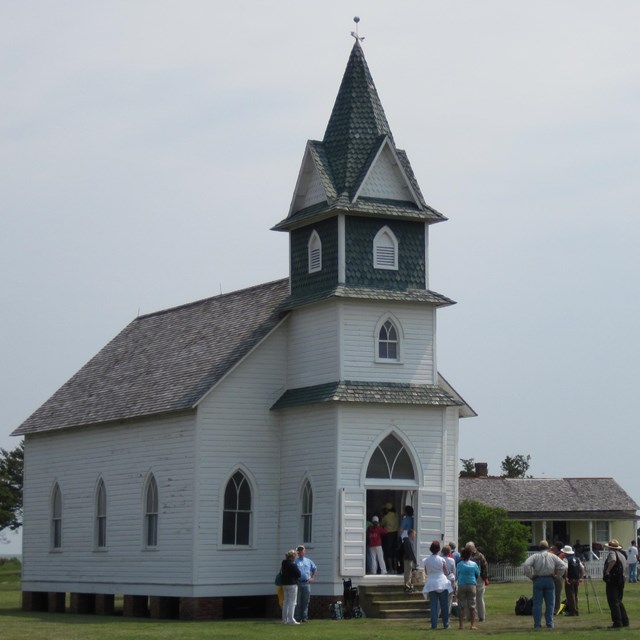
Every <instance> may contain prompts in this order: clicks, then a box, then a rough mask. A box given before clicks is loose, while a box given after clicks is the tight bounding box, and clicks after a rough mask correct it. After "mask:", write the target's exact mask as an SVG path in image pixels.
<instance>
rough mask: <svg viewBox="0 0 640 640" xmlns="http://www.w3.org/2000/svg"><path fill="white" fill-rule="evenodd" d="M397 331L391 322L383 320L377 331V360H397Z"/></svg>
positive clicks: (398, 353)
mask: <svg viewBox="0 0 640 640" xmlns="http://www.w3.org/2000/svg"><path fill="white" fill-rule="evenodd" d="M398 345H399V341H398V330H397V329H396V326H395V324H393V322H391V320H385V322H384V323H383V325H382V326H381V327H380V330H379V331H378V358H379V359H380V360H399V359H400V352H399V349H398Z"/></svg>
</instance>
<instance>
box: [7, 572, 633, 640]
mask: <svg viewBox="0 0 640 640" xmlns="http://www.w3.org/2000/svg"><path fill="white" fill-rule="evenodd" d="M592 584H593V586H594V587H595V590H596V593H597V595H598V599H599V601H600V606H601V607H602V613H601V612H600V611H599V609H598V604H597V602H596V598H595V595H594V593H593V589H592V588H591V585H588V586H589V604H590V605H591V613H588V612H587V601H586V598H585V596H584V592H585V587H584V585H583V587H582V589H581V594H580V606H581V611H582V614H581V615H580V617H578V618H565V617H562V616H560V617H559V618H557V619H556V628H555V629H554V631H553V634H554V635H558V634H560V635H567V634H571V637H572V638H576V639H581V638H584V639H585V640H586V639H587V638H589V640H597V639H598V638H611V636H612V635H613V636H614V637H616V638H632V637H633V638H636V637H637V636H636V634H637V633H638V629H640V583H637V584H630V585H627V587H626V589H625V604H626V607H627V611H628V613H629V618H630V620H631V627H630V629H624V630H620V631H609V630H607V629H606V627H607V626H608V625H609V624H610V618H609V610H608V608H607V604H606V599H605V596H604V584H603V583H602V582H599V581H598V582H596V581H594V582H593V583H592ZM19 588H20V583H19V566H17V567H16V566H15V565H14V566H13V567H11V566H10V564H8V563H7V564H4V565H1V566H0V638H2V640H22V639H24V640H144V639H149V640H164V639H166V640H210V639H211V638H215V639H216V640H218V639H220V640H225V639H227V638H228V639H233V640H236V639H238V640H244V639H246V638H259V639H260V640H272V639H273V640H276V639H277V640H281V639H282V638H304V639H309V640H320V639H322V640H333V639H335V640H360V639H362V640H387V639H393V640H409V639H411V640H415V639H416V638H422V637H424V636H425V635H426V636H429V635H433V634H435V633H437V634H442V633H443V630H442V629H439V630H438V631H437V632H432V631H431V630H430V629H429V624H428V621H427V619H426V617H425V619H423V620H406V621H405V620H402V621H395V620H394V621H392V620H379V619H362V620H343V621H339V622H337V621H333V620H312V621H311V622H310V623H309V624H307V625H300V626H296V627H293V626H284V625H282V624H280V623H279V621H277V620H232V621H231V620H230V621H223V622H181V621H167V620H163V621H156V620H148V619H138V618H122V617H117V616H116V617H101V616H80V615H73V614H70V613H65V614H47V613H25V612H22V611H21V610H20V591H19ZM530 592H531V587H530V585H529V583H526V584H525V583H512V584H492V585H490V586H489V587H487V590H486V598H485V600H486V605H487V620H486V621H485V622H483V623H480V628H479V630H478V631H469V630H468V628H467V629H465V630H464V631H463V632H460V631H458V629H457V621H456V620H453V621H452V628H451V630H450V631H448V632H447V634H448V635H458V636H459V635H462V634H464V635H467V634H471V635H472V636H476V637H477V636H480V637H485V636H496V635H499V636H500V638H501V639H504V640H509V639H511V638H523V637H526V635H529V634H533V628H532V627H533V623H532V620H531V618H527V617H523V616H516V615H514V612H513V607H514V604H515V601H516V599H517V597H518V596H519V595H520V594H526V595H530ZM542 633H543V634H544V633H548V632H547V631H546V630H543V631H542Z"/></svg>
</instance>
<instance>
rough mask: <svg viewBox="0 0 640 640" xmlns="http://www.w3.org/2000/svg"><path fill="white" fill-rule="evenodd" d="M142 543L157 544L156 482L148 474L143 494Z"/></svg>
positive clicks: (147, 544) (147, 545)
mask: <svg viewBox="0 0 640 640" xmlns="http://www.w3.org/2000/svg"><path fill="white" fill-rule="evenodd" d="M144 544H145V546H146V547H157V546H158V483H157V482H156V479H155V478H154V477H153V475H151V476H149V480H148V481H147V488H146V491H145V496H144Z"/></svg>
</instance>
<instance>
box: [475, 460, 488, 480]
mask: <svg viewBox="0 0 640 640" xmlns="http://www.w3.org/2000/svg"><path fill="white" fill-rule="evenodd" d="M475 467H476V477H477V478H486V477H487V476H488V475H489V464H488V463H487V462H476V464H475Z"/></svg>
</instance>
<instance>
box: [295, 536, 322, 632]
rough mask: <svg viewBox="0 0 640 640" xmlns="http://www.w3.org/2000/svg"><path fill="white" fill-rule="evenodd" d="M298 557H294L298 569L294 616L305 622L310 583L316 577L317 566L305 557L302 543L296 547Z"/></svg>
mask: <svg viewBox="0 0 640 640" xmlns="http://www.w3.org/2000/svg"><path fill="white" fill-rule="evenodd" d="M296 551H297V552H298V557H297V558H296V559H295V563H296V566H297V567H298V569H300V577H299V578H298V600H297V602H296V615H295V618H296V620H297V621H298V622H307V621H308V620H309V598H310V597H311V585H310V583H311V582H313V581H314V580H315V579H316V573H317V571H318V567H317V566H316V563H315V562H314V561H313V560H312V559H311V558H307V557H306V553H307V550H306V549H305V548H304V545H302V544H301V545H298V547H296Z"/></svg>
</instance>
